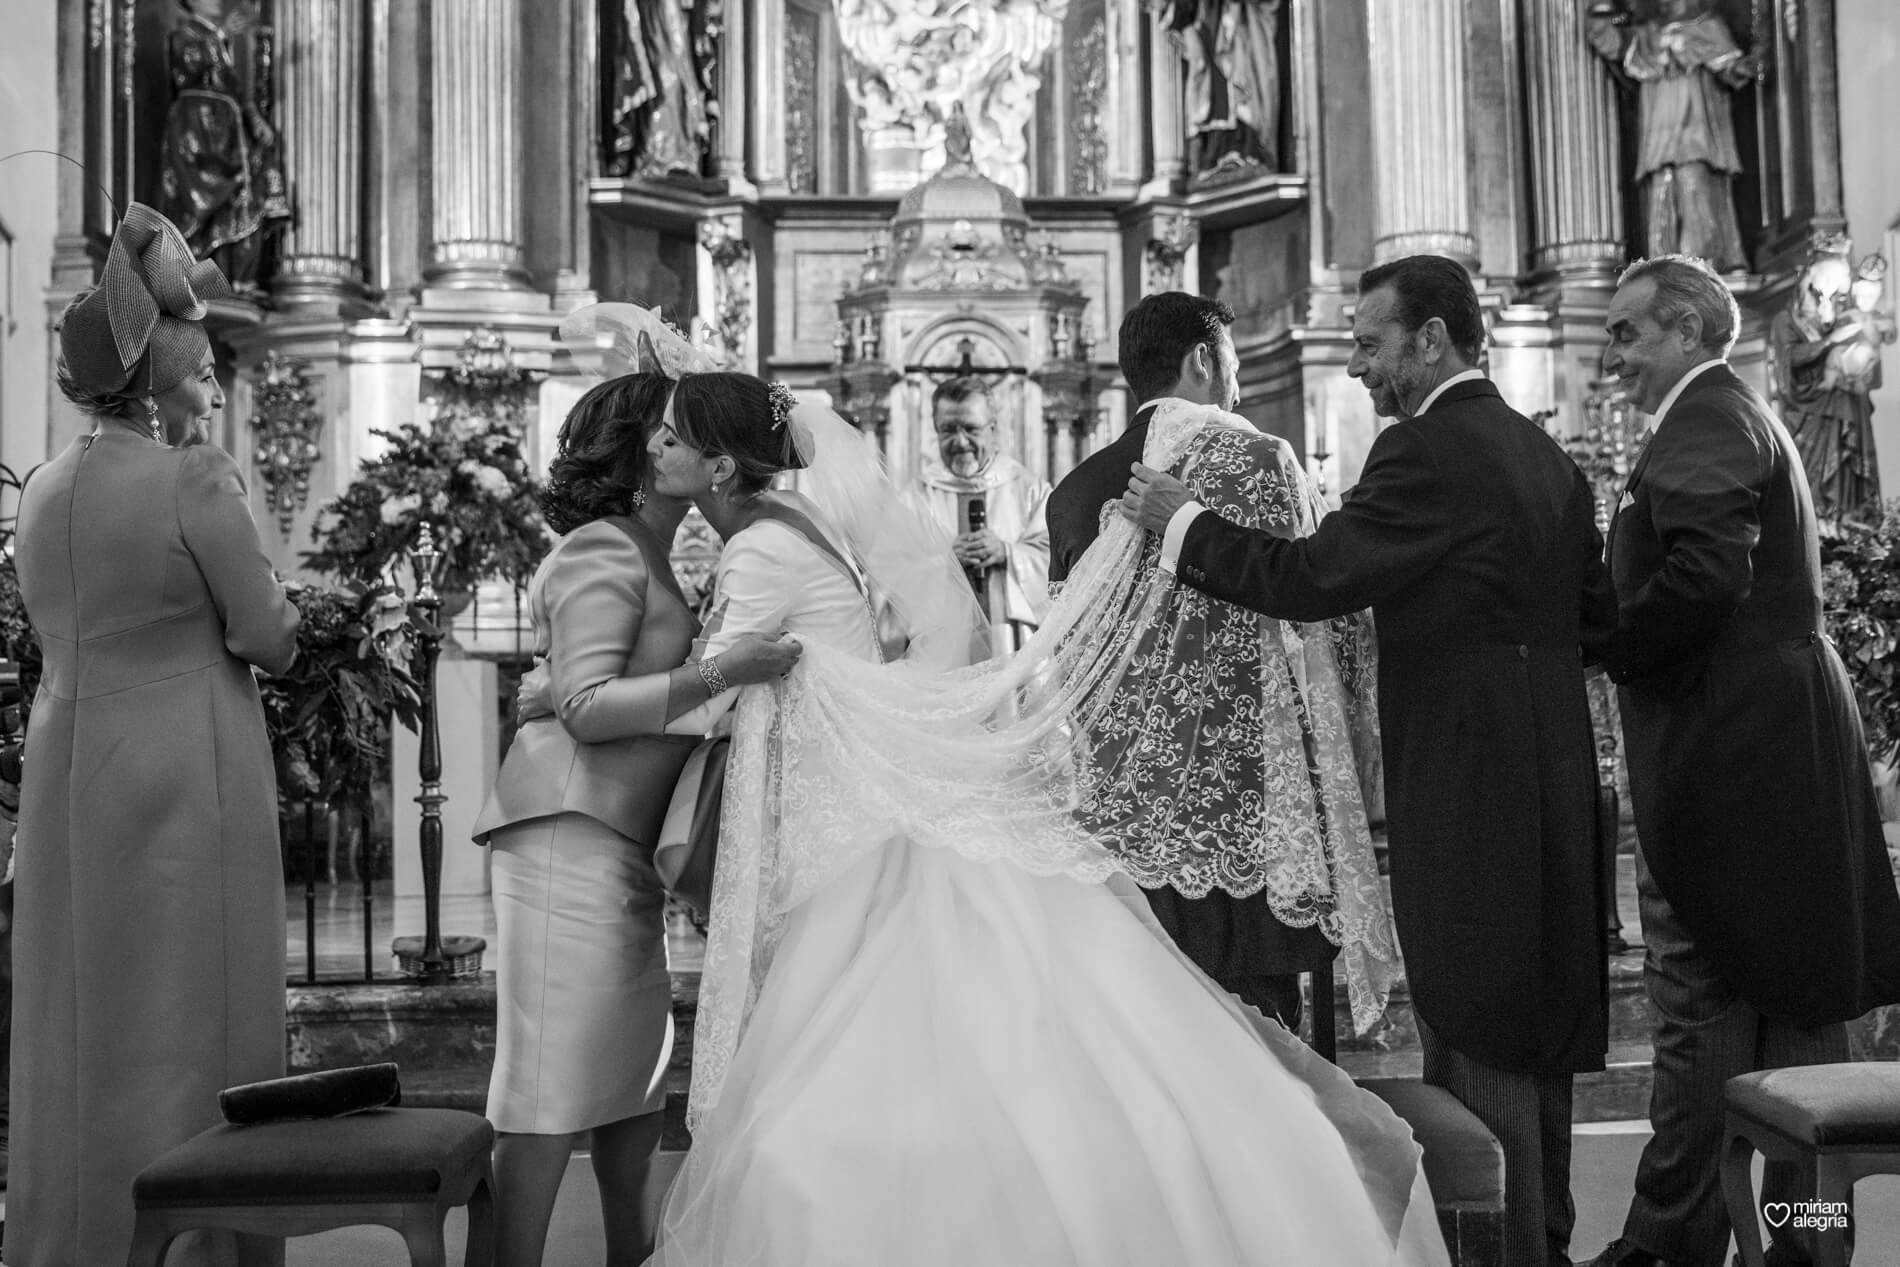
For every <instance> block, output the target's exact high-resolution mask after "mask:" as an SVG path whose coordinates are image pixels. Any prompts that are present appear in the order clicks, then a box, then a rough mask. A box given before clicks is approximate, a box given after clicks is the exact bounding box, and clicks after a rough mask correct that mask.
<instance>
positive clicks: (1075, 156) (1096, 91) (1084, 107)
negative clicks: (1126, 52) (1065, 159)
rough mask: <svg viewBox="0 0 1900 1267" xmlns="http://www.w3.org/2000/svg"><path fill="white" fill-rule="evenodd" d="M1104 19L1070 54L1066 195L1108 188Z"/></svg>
mask: <svg viewBox="0 0 1900 1267" xmlns="http://www.w3.org/2000/svg"><path fill="white" fill-rule="evenodd" d="M1107 106H1108V20H1107V18H1105V17H1098V18H1096V19H1095V22H1094V24H1093V25H1091V26H1090V27H1089V29H1088V33H1087V34H1086V35H1084V36H1083V37H1082V40H1081V42H1080V43H1078V44H1077V45H1076V46H1075V47H1074V49H1073V50H1072V51H1071V53H1070V62H1069V118H1070V119H1071V120H1072V127H1071V130H1070V144H1071V146H1072V147H1073V148H1072V149H1071V150H1070V151H1069V192H1070V193H1072V194H1099V193H1101V192H1102V191H1103V190H1104V189H1106V188H1107V187H1108V127H1107V124H1106V123H1105V121H1104V119H1103V113H1104V111H1105V110H1106V109H1107Z"/></svg>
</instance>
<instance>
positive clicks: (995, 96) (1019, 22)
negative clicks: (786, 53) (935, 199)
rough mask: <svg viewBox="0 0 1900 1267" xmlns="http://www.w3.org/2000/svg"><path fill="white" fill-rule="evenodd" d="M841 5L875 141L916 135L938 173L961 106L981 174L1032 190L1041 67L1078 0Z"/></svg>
mask: <svg viewBox="0 0 1900 1267" xmlns="http://www.w3.org/2000/svg"><path fill="white" fill-rule="evenodd" d="M835 2H836V5H837V15H838V35H839V39H840V41H841V42H842V44H843V46H844V49H845V52H846V53H848V54H849V55H850V56H851V58H852V60H853V61H855V62H856V63H857V74H856V75H855V76H853V77H852V78H851V80H850V83H849V87H850V89H851V94H852V98H853V100H855V101H856V103H857V106H858V126H859V127H860V128H861V129H862V130H863V132H864V136H865V140H866V142H867V143H872V144H878V145H882V144H884V143H885V140H886V138H887V137H888V136H889V135H890V134H892V133H893V132H898V133H905V132H907V133H908V134H909V135H910V136H911V137H912V138H914V141H915V144H916V145H917V147H918V149H919V150H920V151H921V152H922V168H923V171H924V173H925V174H929V173H932V172H935V171H936V170H937V169H938V168H940V167H942V166H943V164H944V161H945V159H944V142H945V137H944V130H943V129H944V123H945V122H946V121H947V120H948V119H949V117H950V114H951V110H952V108H953V107H954V106H956V105H957V104H959V103H960V104H961V105H962V106H963V109H964V113H965V114H967V115H968V116H969V118H970V121H971V127H972V130H973V137H972V140H973V149H974V152H975V161H976V166H977V169H978V170H979V171H981V172H982V173H983V174H984V175H985V176H987V177H989V178H990V179H991V180H994V181H996V182H997V183H998V184H1001V185H1004V186H1007V187H1008V188H1010V189H1012V190H1014V191H1015V192H1017V193H1018V194H1021V193H1024V192H1026V191H1027V189H1028V185H1029V165H1028V155H1029V139H1028V134H1027V127H1028V123H1029V120H1030V118H1031V116H1032V115H1033V114H1034V113H1035V101H1036V90H1037V88H1039V87H1040V86H1041V83H1042V80H1041V77H1040V76H1039V75H1038V74H1037V70H1038V68H1039V67H1040V66H1041V65H1042V63H1043V60H1044V58H1046V57H1047V56H1048V53H1049V50H1050V49H1051V48H1053V47H1055V44H1056V41H1057V40H1058V39H1059V38H1060V37H1061V34H1062V19H1063V17H1064V16H1065V15H1066V14H1067V12H1068V7H1069V6H1068V0H997V3H994V4H988V5H976V4H971V3H969V0H908V2H904V0H835Z"/></svg>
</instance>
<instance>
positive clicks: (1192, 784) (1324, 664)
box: [689, 401, 1397, 1122]
mask: <svg viewBox="0 0 1900 1267" xmlns="http://www.w3.org/2000/svg"><path fill="white" fill-rule="evenodd" d="M801 414H805V411H804V410H801ZM827 415H828V411H813V412H812V413H810V414H805V416H804V417H803V419H802V420H801V425H802V426H807V427H809V431H810V441H811V443H812V444H813V450H812V452H813V456H814V459H815V460H814V461H813V463H812V466H811V468H810V470H809V472H808V473H807V476H808V477H807V478H806V479H805V480H803V481H801V488H802V491H804V492H805V493H806V494H807V495H808V496H811V497H812V498H813V499H814V500H815V501H817V502H818V503H819V504H820V506H821V508H822V509H824V510H825V511H826V513H827V515H828V517H829V518H830V519H831V520H832V521H833V522H834V523H835V524H836V526H837V528H838V530H839V533H840V535H841V536H842V537H843V538H844V540H845V543H846V544H847V545H848V546H849V548H850V549H851V550H852V551H853V552H854V553H856V554H857V555H858V558H859V560H860V562H861V563H862V564H863V565H864V567H865V571H866V573H867V575H868V577H869V579H870V583H871V585H872V588H873V589H874V590H878V591H882V592H883V593H884V594H886V595H889V596H891V598H892V600H893V602H894V604H895V605H897V606H899V607H900V608H902V610H903V614H904V617H905V619H906V622H907V623H908V624H909V626H910V628H911V632H912V650H913V653H914V654H910V655H907V656H906V657H905V658H904V659H901V660H897V661H895V662H892V663H890V664H881V665H880V664H870V663H866V662H864V661H862V660H859V659H855V658H852V657H850V656H848V655H846V654H844V653H842V652H839V651H836V650H833V649H831V648H829V647H826V646H824V645H822V644H819V643H817V642H814V641H808V642H807V644H806V647H807V649H806V653H805V655H804V657H803V659H802V660H801V662H800V664H799V667H798V668H797V670H795V671H794V672H793V673H792V674H791V675H790V676H789V677H787V678H786V679H784V680H783V681H782V682H780V683H779V684H777V685H775V686H771V687H757V688H748V689H746V690H745V691H743V692H741V696H740V699H739V703H738V707H737V716H736V720H735V726H734V733H733V746H732V752H731V762H730V766H729V769H728V773H727V781H726V789H725V802H724V811H723V823H722V828H721V833H720V844H719V848H720V853H719V862H718V872H717V876H716V878H715V882H714V893H713V914H712V924H711V928H710V940H709V943H708V947H707V955H706V962H705V969H704V972H703V974H702V980H701V995H700V1003H699V1014H698V1022H697V1026H696V1031H695V1053H694V1062H693V1085H692V1101H691V1111H690V1113H689V1120H691V1121H694V1122H697V1121H698V1120H700V1118H701V1117H702V1116H703V1114H704V1113H705V1112H706V1111H708V1110H709V1109H710V1108H711V1107H712V1105H713V1104H714V1103H715V1102H716V1100H717V1098H718V1093H719V1087H720V1085H721V1083H722V1082H723V1080H724V1077H725V1072H726V1069H727V1067H728V1066H729V1064H730V1061H731V1057H732V1053H733V1051H734V1050H735V1049H736V1048H737V1045H738V1041H739V1036H740V1033H741V1031H742V1029H743V1026H744V1021H745V1017H746V1015H747V1014H748V1013H749V1011H750V1009H751V1005H752V1002H753V1000H754V999H755V998H756V997H757V992H758V988H759V985H760V984H761V982H762V981H763V979H764V977H765V975H766V972H767V971H768V969H769V967H770V964H771V959H772V954H773V951H774V949H775V948H776V946H777V944H778V939H779V937H780V935H781V934H782V932H783V930H784V925H785V920H786V918H787V916H788V915H789V914H790V912H791V911H793V910H794V909H796V908H797V907H798V905H799V904H800V903H802V902H803V901H805V900H806V899H807V898H809V897H810V896H811V895H812V894H814V893H815V892H817V891H818V890H819V889H820V888H821V887H822V886H823V885H825V884H826V883H827V882H829V881H830V880H832V879H833V878H835V877H837V876H838V875H839V874H840V873H841V872H842V871H843V870H844V869H845V868H847V867H848V866H850V865H851V864H852V863H853V862H855V861H857V860H858V859H861V858H862V857H864V856H865V855H866V854H867V853H869V852H870V851H872V850H875V849H878V848H881V847H885V846H887V845H889V844H891V843H892V842H894V841H897V840H903V839H907V840H909V841H912V842H915V843H916V844H918V845H921V846H925V847H930V848H942V849H953V850H956V851H957V852H959V853H961V854H963V855H965V856H967V857H970V858H972V859H976V860H979V861H986V862H987V861H995V860H1004V861H1007V862H1010V863H1013V864H1014V865H1016V866H1019V867H1022V868H1025V869H1027V870H1029V871H1031V872H1033V873H1036V874H1041V875H1067V876H1073V877H1076V878H1079V879H1083V880H1093V881H1101V880H1107V879H1109V878H1110V877H1113V876H1116V875H1121V876H1126V877H1128V878H1129V879H1132V880H1133V881H1134V882H1135V883H1137V884H1140V885H1142V886H1144V887H1149V888H1153V887H1159V886H1162V885H1171V886H1173V887H1176V888H1178V889H1180V890H1181V891H1183V892H1184V893H1187V894H1189V895H1191V896H1198V895H1204V894H1206V893H1207V892H1209V891H1210V890H1211V889H1213V888H1215V887H1219V888H1222V889H1224V890H1226V891H1227V892H1230V893H1233V894H1235V895H1236V896H1248V895H1251V894H1255V893H1260V892H1265V893H1266V894H1267V895H1268V900H1269V902H1270V904H1271V906H1272V908H1273V910H1274V912H1275V913H1276V914H1277V915H1278V916H1279V917H1280V918H1281V920H1282V921H1283V922H1285V923H1287V924H1289V925H1292V926H1295V927H1312V926H1318V927H1319V928H1320V929H1322V930H1323V931H1324V933H1325V934H1326V936H1327V937H1328V938H1329V939H1330V940H1332V941H1334V942H1335V943H1337V944H1338V945H1339V946H1340V947H1341V961H1342V963H1343V965H1344V967H1345V971H1346V978H1347V983H1348V992H1349V997H1350V1001H1351V1005H1352V1012H1353V1018H1354V1022H1355V1025H1356V1026H1357V1027H1358V1028H1360V1029H1361V1030H1364V1029H1366V1028H1369V1027H1370V1026H1371V1025H1372V1023H1373V1022H1374V1021H1375V1020H1376V1019H1377V1018H1378V1016H1379V1014H1380V1013H1381V1012H1382V1010H1383V1008H1384V1004H1385V998H1386V995H1387V993H1388V991H1389V988H1390V984H1391V980H1392V977H1393V975H1394V970H1395V968H1396V965H1397V953H1396V949H1395V946H1394V943H1393V939H1392V933H1391V921H1390V915H1389V912H1388V910H1387V906H1386V901H1385V896H1384V890H1383V888H1382V886H1381V884H1380V881H1379V875H1378V869H1377V866H1376V863H1375V861H1374V858H1373V853H1372V847H1371V840H1370V835H1369V833H1368V830H1367V825H1366V817H1365V812H1364V808H1363V799H1362V795H1361V783H1360V779H1361V767H1362V764H1363V763H1362V761H1361V760H1360V759H1359V757H1360V756H1364V755H1368V754H1370V753H1371V752H1372V751H1374V749H1376V732H1375V730H1374V729H1373V722H1372V718H1373V710H1372V696H1371V690H1372V687H1371V670H1372V664H1371V650H1370V648H1371V642H1370V631H1369V629H1368V628H1367V627H1366V626H1365V625H1364V623H1363V622H1362V621H1359V620H1347V621H1341V622H1331V623H1327V624H1319V625H1293V624H1288V623H1285V622H1281V621H1276V620H1270V619H1266V618H1263V617H1260V616H1256V615H1254V614H1252V613H1250V612H1246V611H1243V610H1241V609H1239V608H1235V607H1232V606H1229V605H1227V604H1222V603H1217V602H1213V601H1211V600H1209V599H1207V598H1206V597H1205V596H1203V595H1201V594H1199V593H1198V592H1196V591H1193V590H1190V589H1188V588H1187V587H1185V586H1180V585H1177V584H1176V583H1175V581H1174V578H1173V577H1171V576H1169V575H1167V574H1165V573H1162V572H1161V571H1159V569H1158V567H1157V566H1156V564H1157V556H1158V553H1159V544H1158V542H1157V541H1156V540H1155V538H1153V537H1152V536H1150V535H1147V534H1144V533H1143V532H1141V531H1140V530H1139V529H1138V528H1136V527H1135V526H1133V525H1132V524H1130V523H1129V522H1127V521H1126V520H1124V519H1123V518H1121V516H1120V515H1118V514H1115V513H1114V512H1113V508H1112V507H1105V508H1104V522H1103V528H1102V532H1101V535H1100V537H1099V538H1098V540H1097V541H1096V543H1095V544H1094V545H1093V546H1092V547H1091V548H1090V549H1089V550H1088V552H1087V553H1086V554H1084V555H1083V557H1082V558H1081V560H1079V562H1078V563H1077V565H1076V567H1075V569H1074V570H1073V572H1072V575H1071V578H1070V580H1069V582H1068V584H1067V585H1066V586H1065V587H1064V589H1063V591H1062V593H1061V594H1060V595H1059V597H1058V598H1057V601H1056V602H1055V603H1054V604H1053V605H1052V607H1051V609H1050V611H1049V613H1048V616H1047V617H1046V619H1045V622H1044V624H1043V625H1042V626H1041V628H1040V629H1039V630H1038V631H1037V632H1036V634H1035V635H1034V637H1032V638H1031V640H1030V641H1029V643H1028V644H1027V645H1026V646H1025V647H1024V648H1023V649H1022V650H1021V651H1019V652H1018V653H1016V654H1015V655H1014V656H1010V657H1005V658H998V659H995V660H989V661H985V662H982V663H978V664H974V665H970V664H965V665H963V666H962V667H946V666H948V665H949V664H950V663H951V662H952V661H955V660H960V659H967V654H965V650H966V649H967V648H968V647H969V645H970V633H971V631H972V626H971V624H969V623H968V622H970V621H972V620H973V619H974V620H975V621H976V622H977V627H980V614H978V613H976V609H975V606H974V604H973V603H972V602H971V600H970V597H969V589H968V585H967V582H966V581H964V579H963V577H962V575H961V573H960V572H959V571H958V570H957V569H956V567H955V564H954V562H952V561H951V559H950V556H949V553H948V550H947V542H945V541H942V540H936V539H933V538H931V537H930V536H929V533H928V530H926V529H920V528H918V527H917V526H916V525H917V523H918V520H917V519H916V518H915V517H914V516H905V517H904V518H903V519H902V521H901V522H900V520H899V519H898V518H897V516H898V515H900V514H901V513H902V512H901V511H899V510H898V509H896V507H897V505H898V502H899V500H900V499H899V497H898V494H897V493H896V491H895V490H894V489H891V488H890V486H889V481H888V480H887V479H885V478H884V477H883V476H882V473H881V470H880V468H879V467H878V465H877V459H876V453H875V450H874V449H872V448H871V447H870V446H869V444H868V442H866V441H864V440H863V438H862V437H860V436H858V435H857V434H856V433H855V432H854V431H853V430H852V429H851V428H850V427H849V425H848V424H845V423H844V422H842V421H841V420H838V419H837V418H836V417H835V415H828V416H827ZM840 429H842V430H840ZM799 439H800V442H801V443H804V442H806V437H805V436H802V435H801V436H800V437H799ZM828 450H829V452H828ZM847 453H848V454H849V455H850V458H849V461H850V465H851V466H852V467H853V468H854V469H853V470H852V471H850V472H849V473H844V472H840V471H837V470H833V469H829V467H830V462H829V459H830V458H832V457H833V456H837V455H840V454H847ZM1144 457H1145V458H1146V460H1147V462H1148V463H1149V464H1150V465H1152V466H1156V467H1158V468H1161V469H1169V470H1173V471H1176V472H1178V473H1180V474H1181V475H1182V477H1183V478H1184V479H1185V480H1186V481H1187V482H1188V483H1189V484H1190V486H1192V487H1194V488H1195V490H1196V492H1197V494H1198V495H1199V496H1200V498H1201V500H1202V501H1203V502H1204V503H1205V504H1206V505H1208V506H1209V507H1210V508H1212V509H1214V510H1217V511H1219V512H1221V513H1223V514H1226V515H1228V516H1229V517H1231V518H1235V519H1237V520H1239V521H1241V522H1245V523H1249V524H1255V525H1258V526H1261V527H1265V528H1268V529H1269V530H1271V531H1274V532H1276V533H1279V534H1281V535H1288V536H1292V535H1298V534H1302V533H1305V532H1309V531H1311V529H1312V527H1313V524H1314V522H1315V518H1316V515H1317V513H1318V505H1317V502H1316V501H1315V500H1314V499H1313V497H1312V495H1311V493H1310V491H1309V490H1308V487H1307V484H1306V481H1305V479H1304V477H1303V475H1302V473H1301V471H1300V469H1299V465H1298V463H1297V461H1296V460H1295V459H1294V458H1293V456H1292V454H1291V451H1290V450H1289V449H1287V447H1286V446H1285V445H1284V443H1283V442H1281V441H1278V440H1275V439H1271V438H1269V437H1266V436H1263V435H1261V434H1260V433H1259V432H1258V431H1255V430H1254V429H1253V428H1252V427H1251V426H1250V425H1249V424H1248V423H1246V422H1245V420H1243V419H1240V418H1238V417H1235V416H1234V415H1230V414H1224V413H1222V412H1220V411H1218V410H1214V409H1210V408H1206V407H1201V406H1194V405H1190V404H1188V403H1187V402H1185V401H1170V402H1164V403H1163V405H1162V406H1161V407H1160V408H1159V409H1157V411H1156V413H1155V415H1154V417H1153V421H1152V422H1151V424H1150V428H1149V438H1148V442H1147V450H1146V452H1145V454H1144ZM867 464H868V465H867ZM873 477H875V478H873ZM841 496H842V497H843V498H844V500H842V501H840V500H839V498H840V497H841ZM933 540H935V544H931V543H932V541H933ZM933 550H934V551H935V553H934V555H933V554H931V551H933ZM920 551H921V552H922V553H919V552H920Z"/></svg>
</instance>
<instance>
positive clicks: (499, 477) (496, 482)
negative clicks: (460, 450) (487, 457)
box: [474, 462, 511, 497]
mask: <svg viewBox="0 0 1900 1267" xmlns="http://www.w3.org/2000/svg"><path fill="white" fill-rule="evenodd" d="M474 474H475V482H476V483H477V484H479V485H481V488H482V491H483V492H484V493H487V494H488V495H489V496H490V497H506V496H508V493H509V491H510V487H511V486H510V485H509V483H508V477H507V476H506V475H503V474H502V473H501V472H500V471H497V470H496V469H495V468H494V467H492V466H489V465H488V464H487V463H486V462H484V463H482V464H481V465H480V466H478V467H476V468H475V472H474Z"/></svg>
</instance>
